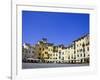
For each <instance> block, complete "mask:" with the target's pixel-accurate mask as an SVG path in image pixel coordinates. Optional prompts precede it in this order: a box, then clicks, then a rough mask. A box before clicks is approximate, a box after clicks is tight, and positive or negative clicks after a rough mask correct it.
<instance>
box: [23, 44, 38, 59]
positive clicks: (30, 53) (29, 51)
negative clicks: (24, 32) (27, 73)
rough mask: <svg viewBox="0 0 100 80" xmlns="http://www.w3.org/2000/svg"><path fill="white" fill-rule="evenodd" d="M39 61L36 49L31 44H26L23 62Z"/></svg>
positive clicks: (24, 45)
mask: <svg viewBox="0 0 100 80" xmlns="http://www.w3.org/2000/svg"><path fill="white" fill-rule="evenodd" d="M28 59H37V54H36V52H35V47H34V46H31V45H30V44H27V43H24V44H23V46H22V60H23V61H25V60H28Z"/></svg>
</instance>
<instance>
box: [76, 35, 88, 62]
mask: <svg viewBox="0 0 100 80" xmlns="http://www.w3.org/2000/svg"><path fill="white" fill-rule="evenodd" d="M74 42H75V55H76V62H77V63H89V57H90V53H89V34H86V35H84V36H82V37H80V38H78V39H77V40H75V41H74Z"/></svg>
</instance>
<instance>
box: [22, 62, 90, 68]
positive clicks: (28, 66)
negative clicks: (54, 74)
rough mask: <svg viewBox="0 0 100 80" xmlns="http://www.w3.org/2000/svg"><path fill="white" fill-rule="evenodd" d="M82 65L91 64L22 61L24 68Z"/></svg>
mask: <svg viewBox="0 0 100 80" xmlns="http://www.w3.org/2000/svg"><path fill="white" fill-rule="evenodd" d="M81 66H89V64H54V63H48V64H47V63H22V69H36V68H55V67H81Z"/></svg>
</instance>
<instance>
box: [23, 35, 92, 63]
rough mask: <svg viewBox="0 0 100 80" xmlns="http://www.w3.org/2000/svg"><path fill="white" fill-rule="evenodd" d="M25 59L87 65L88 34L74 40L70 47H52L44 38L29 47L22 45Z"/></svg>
mask: <svg viewBox="0 0 100 80" xmlns="http://www.w3.org/2000/svg"><path fill="white" fill-rule="evenodd" d="M22 48H23V56H22V57H23V60H24V59H25V58H33V59H39V60H41V62H43V63H89V58H90V52H89V34H86V35H84V36H81V37H80V38H78V39H76V40H74V41H73V42H72V43H71V44H70V45H66V46H65V45H63V44H61V45H54V44H53V43H49V42H48V41H47V39H46V38H43V39H42V40H40V41H38V43H37V44H35V45H33V46H31V45H29V44H24V45H23V47H22Z"/></svg>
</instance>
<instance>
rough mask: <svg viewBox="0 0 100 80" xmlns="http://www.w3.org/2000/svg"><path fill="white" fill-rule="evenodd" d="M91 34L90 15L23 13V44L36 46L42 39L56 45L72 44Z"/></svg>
mask: <svg viewBox="0 0 100 80" xmlns="http://www.w3.org/2000/svg"><path fill="white" fill-rule="evenodd" d="M86 33H89V14H80V13H56V12H35V11H23V12H22V43H30V44H35V43H37V41H38V40H41V39H42V38H47V39H48V42H51V43H54V44H64V45H66V44H70V43H71V42H72V41H73V40H75V39H77V38H79V37H80V36H82V35H84V34H86Z"/></svg>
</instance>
